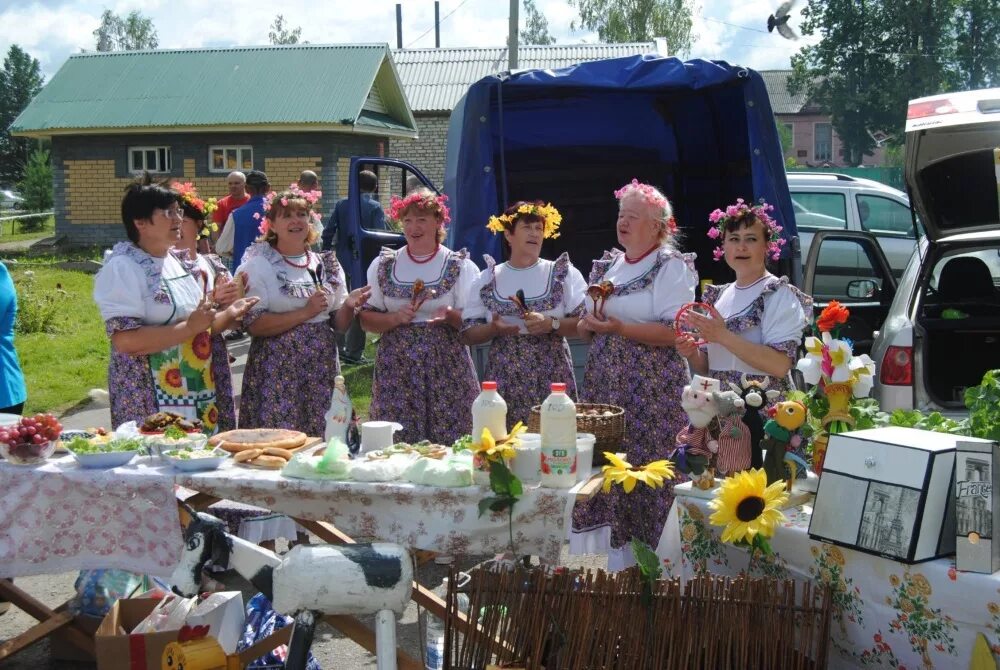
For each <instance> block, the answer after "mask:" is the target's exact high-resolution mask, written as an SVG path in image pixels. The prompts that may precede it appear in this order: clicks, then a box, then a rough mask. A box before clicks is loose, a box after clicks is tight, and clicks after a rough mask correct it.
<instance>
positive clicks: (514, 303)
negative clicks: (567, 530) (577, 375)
mask: <svg viewBox="0 0 1000 670" xmlns="http://www.w3.org/2000/svg"><path fill="white" fill-rule="evenodd" d="M561 222H562V217H561V216H560V215H559V212H558V210H556V208H555V207H553V206H552V205H551V204H544V203H542V202H523V201H522V202H517V203H514V204H513V205H511V206H510V207H509V208H508V209H507V211H506V212H504V213H503V214H502V215H501V216H494V217H491V218H490V222H489V225H488V226H487V227H488V228H489V229H490V230H492V231H493V232H494V233H503V236H504V240H505V241H506V243H507V245H508V246H509V248H510V259H509V260H508V261H507V262H506V263H501V264H499V265H497V264H496V263H495V262H494V261H493V259H492V258H490V257H489V256H487V257H486V265H487V267H486V269H485V270H483V272H482V273H481V274H480V275H479V278H478V279H477V280H476V282H475V283H474V284H473V285H472V290H471V292H470V294H469V301H468V306H467V307H466V309H465V311H464V312H463V320H464V322H465V326H466V327H465V330H463V331H462V339H463V341H465V342H466V343H467V344H481V343H483V342H487V341H490V340H492V344H491V346H490V354H489V359H488V361H487V363H486V379H490V380H495V381H496V382H497V390H498V391H499V392H500V395H502V396H503V399H504V400H505V401H506V402H507V423H508V424H509V425H513V424H514V423H515V422H517V421H523V422H525V423H527V422H528V415H529V414H530V412H531V408H532V407H533V406H534V405H537V404H539V403H541V402H542V400H544V399H545V397H546V396H547V395H548V394H549V384H550V383H552V382H562V383H565V384H566V392H567V393H569V394H570V396H571V397H576V381H575V380H574V378H573V361H572V358H571V357H570V352H569V345H568V344H567V343H566V337H567V336H573V335H576V334H577V330H576V326H577V322H578V321H579V320H580V317H581V316H582V315H583V313H584V311H585V310H586V306H585V305H584V298H585V297H586V290H587V283H586V282H585V281H584V280H583V275H581V274H580V271H579V270H577V269H576V268H575V267H573V264H572V263H570V261H569V254H566V253H563V254H562V255H561V256H559V258H557V259H556V260H554V261H550V260H546V259H544V258H541V256H540V254H541V250H542V241H543V240H545V239H548V238H555V237H558V236H559V232H558V231H559V224H560V223H561ZM587 466H588V467H589V463H588V464H587Z"/></svg>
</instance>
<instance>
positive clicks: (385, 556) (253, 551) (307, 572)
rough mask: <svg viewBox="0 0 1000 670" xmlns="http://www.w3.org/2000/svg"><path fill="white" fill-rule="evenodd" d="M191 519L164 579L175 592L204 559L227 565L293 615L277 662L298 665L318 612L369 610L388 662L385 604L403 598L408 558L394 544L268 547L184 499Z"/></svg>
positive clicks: (387, 666) (191, 585) (195, 576)
mask: <svg viewBox="0 0 1000 670" xmlns="http://www.w3.org/2000/svg"><path fill="white" fill-rule="evenodd" d="M184 507H185V509H186V510H187V511H188V513H189V514H190V515H191V523H189V524H188V526H187V528H186V529H185V531H184V545H185V549H184V553H183V554H182V556H181V562H180V563H179V564H178V566H177V568H176V570H175V571H174V574H173V577H172V578H171V583H172V584H173V585H174V591H176V592H177V593H178V594H179V595H185V596H191V595H195V594H197V593H198V591H199V587H200V585H201V572H202V569H203V568H204V567H205V566H206V565H215V566H219V567H222V568H233V569H235V570H236V571H237V572H239V573H240V574H241V575H242V576H243V577H245V578H246V579H247V580H248V581H249V582H250V583H251V584H253V586H254V587H255V588H257V589H258V590H259V591H260V592H261V593H263V594H264V596H265V597H266V598H267V599H268V600H270V601H271V604H272V606H273V607H274V609H275V611H276V612H280V613H283V614H291V615H293V616H294V617H295V628H294V629H293V630H292V637H291V641H290V642H289V644H288V657H287V660H286V663H285V668H287V669H288V670H303V669H304V668H305V667H306V660H307V658H308V656H309V648H310V647H311V646H312V638H313V633H314V631H315V626H316V622H317V620H318V619H319V618H320V617H321V616H323V615H325V614H345V615H358V614H371V613H377V615H376V618H375V636H376V639H375V646H376V649H377V654H376V661H377V667H378V670H394V669H395V667H396V627H395V618H394V616H393V612H397V613H399V614H402V612H403V610H404V609H405V608H406V604H407V603H408V602H409V600H410V594H411V588H412V584H413V563H412V562H411V560H410V555H409V552H407V551H406V549H404V548H402V547H400V546H399V545H396V544H389V543H372V544H348V545H338V546H334V545H330V544H318V545H297V546H296V547H294V548H293V549H292V550H291V551H289V552H288V553H287V554H285V555H284V556H282V557H278V556H277V555H276V554H274V552H271V551H268V550H266V549H262V548H261V547H258V546H257V545H255V544H252V543H250V542H247V541H246V540H242V539H240V538H238V537H233V536H232V535H229V534H228V533H227V532H226V527H225V524H223V523H222V522H221V521H219V520H218V519H216V518H215V517H213V516H211V515H208V514H203V513H198V512H195V511H194V510H193V509H191V508H190V507H187V506H186V505H185V506H184Z"/></svg>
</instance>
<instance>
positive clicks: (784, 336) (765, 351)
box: [677, 199, 812, 391]
mask: <svg viewBox="0 0 1000 670" xmlns="http://www.w3.org/2000/svg"><path fill="white" fill-rule="evenodd" d="M772 209H773V207H772V206H771V205H767V204H760V205H753V206H750V205H748V204H746V203H745V202H743V200H742V199H740V200H737V201H736V203H735V204H733V205H729V206H728V207H726V209H725V211H723V210H720V209H717V210H715V211H714V212H712V214H711V215H709V221H710V222H711V224H712V228H710V229H709V232H708V235H709V237H711V238H713V239H717V240H719V248H718V249H716V250H715V254H714V255H715V260H719V259H720V258H725V260H726V264H727V265H728V266H729V267H730V268H732V269H733V272H735V273H736V281H735V282H733V283H731V284H723V285H708V286H706V287H705V289H704V291H703V295H702V301H703V302H705V303H707V304H709V305H711V306H712V309H711V314H707V315H706V314H700V313H697V312H693V311H691V312H687V313H686V316H685V319H686V321H687V323H688V325H689V326H691V327H692V328H695V329H696V330H697V331H698V333H699V335H700V337H701V339H703V340H704V341H705V342H706V343H707V344H704V345H701V346H697V345H696V344H695V340H694V339H693V338H692V336H691V335H687V334H684V335H681V336H679V337H678V338H677V350H678V351H679V352H680V353H681V355H682V356H684V358H686V359H687V361H688V363H689V364H690V366H691V371H692V372H693V373H697V374H700V375H707V376H710V377H714V378H716V379H718V380H720V381H721V382H722V384H723V387H724V388H725V387H728V385H729V383H734V384H736V385H737V386H738V385H740V383H741V381H742V380H743V379H751V380H757V381H763V380H765V377H766V378H767V381H768V382H769V388H772V389H776V390H779V391H787V390H788V389H789V388H790V386H789V381H788V372H789V370H791V368H792V365H793V364H794V363H795V356H796V350H797V349H798V347H799V344H800V342H801V341H802V332H803V331H804V330H805V328H806V325H807V324H808V318H809V317H808V314H809V313H810V310H811V309H812V298H810V297H809V296H807V295H805V294H804V293H802V292H801V291H799V290H798V289H797V288H795V287H794V286H792V285H791V284H789V283H788V278H787V277H780V278H779V277H776V276H774V275H773V274H771V273H770V272H768V270H767V261H768V259H770V260H772V261H777V260H778V257H779V256H780V254H781V246H782V245H783V244H784V243H785V241H784V239H782V237H781V226H780V225H778V223H777V222H776V221H775V220H774V219H773V218H771V216H770V215H769V212H770V211H772Z"/></svg>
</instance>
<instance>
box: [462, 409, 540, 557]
mask: <svg viewBox="0 0 1000 670" xmlns="http://www.w3.org/2000/svg"><path fill="white" fill-rule="evenodd" d="M527 430H528V428H527V426H525V425H524V423H523V422H521V421H518V422H517V424H516V425H515V426H514V427H513V428H511V429H510V432H509V433H507V436H506V437H504V438H503V439H501V440H496V439H494V438H493V433H491V432H490V429H489V428H483V432H482V435H480V436H479V441H478V442H473V443H472V444H470V445H469V449H470V450H471V451H472V481H473V483H474V484H479V485H480V486H489V488H490V492H491V493H492V495H490V496H487V497H485V498H483V499H482V500H480V501H479V516H482V515H484V514H485V513H486V512H494V513H497V514H500V513H502V512H507V529H508V532H509V535H510V547H509V549H510V556H512V557H514V556H517V548H516V547H515V546H514V505H515V504H516V503H517V501H518V500H519V499H520V497H521V494H522V493H523V492H524V486H523V484H522V483H521V480H520V479H518V477H517V475H515V474H514V473H513V472H511V469H510V468H509V467H508V465H507V464H508V463H510V461H511V459H513V458H515V456H516V455H517V447H518V445H520V444H521V434H522V433H524V432H525V431H527Z"/></svg>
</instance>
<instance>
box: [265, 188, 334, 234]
mask: <svg viewBox="0 0 1000 670" xmlns="http://www.w3.org/2000/svg"><path fill="white" fill-rule="evenodd" d="M322 197H323V191H303V190H302V189H300V188H299V185H298V184H295V183H292V184H289V185H288V188H287V189H285V190H284V191H282V192H280V193H277V192H275V191H271V192H270V193H268V194H267V195H265V196H264V216H263V217H261V215H260V214H254V215H253V218H255V219H262V220H261V222H260V225H259V226H257V231H258V232H259V233H260V234H261V235H267V233H268V231H269V230H271V219H270V215H271V207H272V206H273V205H274V200H275V199H276V198H277V199H278V202H280V203H281V206H282V207H288V201H289V200H305V201H306V209H308V210H309V221H310V222H311V223H312V224H313V225H314V226H319V225H320V224H321V223H322V220H321V219H320V217H319V214H318V213H317V212H316V211H315V210H314V209H313V207H314V206H315V205H316V203H317V202H319V200H320V198H322Z"/></svg>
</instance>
